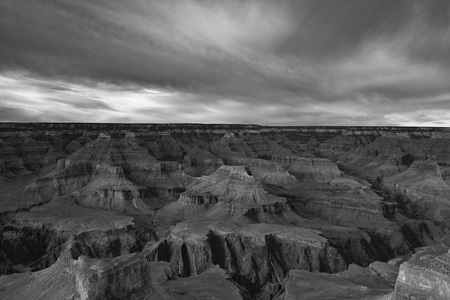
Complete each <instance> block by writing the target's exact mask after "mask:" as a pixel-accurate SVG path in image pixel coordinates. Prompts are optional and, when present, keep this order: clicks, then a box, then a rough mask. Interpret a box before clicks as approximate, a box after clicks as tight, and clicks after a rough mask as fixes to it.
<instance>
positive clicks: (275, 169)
mask: <svg viewBox="0 0 450 300" xmlns="http://www.w3.org/2000/svg"><path fill="white" fill-rule="evenodd" d="M224 162H225V164H227V165H232V166H246V167H248V169H249V170H250V173H251V175H252V176H253V177H255V179H256V180H258V181H259V182H261V183H263V184H272V185H280V186H290V185H292V184H295V183H296V179H295V177H294V176H292V175H290V174H289V173H288V172H287V171H286V169H285V168H283V167H282V166H281V165H279V164H278V163H276V162H274V161H270V160H265V159H259V158H247V157H227V158H225V159H224Z"/></svg>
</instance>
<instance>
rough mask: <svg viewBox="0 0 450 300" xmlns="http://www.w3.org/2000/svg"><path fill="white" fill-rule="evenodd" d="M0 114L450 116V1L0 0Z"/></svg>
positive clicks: (261, 120) (382, 119) (398, 119)
mask: <svg viewBox="0 0 450 300" xmlns="http://www.w3.org/2000/svg"><path fill="white" fill-rule="evenodd" d="M0 121H17V122H28V121H39V122H41V121H43V122H66V121H67V122H148V123H159V122H164V123H167V122H195V123H256V124H267V125H418V126H450V1H449V0H426V1H425V0H127V1H124V0H76V1H74V0H20V1H19V0H1V1H0Z"/></svg>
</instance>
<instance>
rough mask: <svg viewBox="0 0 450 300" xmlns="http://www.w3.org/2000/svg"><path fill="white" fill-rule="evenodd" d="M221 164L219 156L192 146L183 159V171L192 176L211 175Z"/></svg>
mask: <svg viewBox="0 0 450 300" xmlns="http://www.w3.org/2000/svg"><path fill="white" fill-rule="evenodd" d="M222 165H223V161H222V160H221V159H220V158H217V157H215V156H214V155H213V154H212V153H211V152H209V151H206V150H204V149H200V148H198V147H194V148H193V149H192V150H191V151H189V153H188V154H187V155H186V156H185V157H184V159H183V168H184V172H186V174H189V175H191V176H194V177H199V176H203V175H211V174H212V173H214V172H215V171H216V170H217V169H218V168H220V167H221V166H222Z"/></svg>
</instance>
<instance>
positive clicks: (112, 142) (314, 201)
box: [0, 123, 450, 300]
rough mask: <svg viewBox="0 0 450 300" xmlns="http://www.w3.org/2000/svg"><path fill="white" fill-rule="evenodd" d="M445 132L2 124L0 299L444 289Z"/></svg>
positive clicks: (281, 297) (449, 154) (375, 294)
mask: <svg viewBox="0 0 450 300" xmlns="http://www.w3.org/2000/svg"><path fill="white" fill-rule="evenodd" d="M449 146H450V130H449V129H447V128H422V127H294V126H292V127H287V126H285V127H269V126H259V125H238V124H235V125H227V124H207V125H206V124H90V123H1V124H0V298H1V299H32V298H33V299H66V298H67V299H245V300H249V299H263V300H269V299H276V300H287V299H380V300H381V299H385V300H388V299H391V300H404V299H450V199H449V198H448V196H447V195H449V193H450V151H449V150H448V149H450V147H449Z"/></svg>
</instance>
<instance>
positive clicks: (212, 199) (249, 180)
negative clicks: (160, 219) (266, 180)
mask: <svg viewBox="0 0 450 300" xmlns="http://www.w3.org/2000/svg"><path fill="white" fill-rule="evenodd" d="M288 210H290V209H289V206H288V205H287V203H286V199H284V198H282V197H277V196H274V195H271V194H269V193H268V192H267V191H266V190H265V189H264V187H263V186H262V184H261V183H260V182H258V181H257V180H256V179H255V178H254V177H253V176H252V175H250V171H249V170H248V168H247V169H246V167H243V166H222V167H220V168H219V169H218V170H217V171H216V172H214V173H213V174H212V175H210V176H203V177H201V178H196V179H194V181H193V182H192V183H191V184H189V185H188V186H187V190H186V192H184V193H182V194H181V195H180V198H179V200H178V201H177V203H174V204H171V205H169V206H167V207H166V208H164V209H163V210H162V211H161V215H165V216H167V215H174V214H175V215H183V216H184V219H189V218H193V217H195V218H198V217H202V218H206V219H210V220H227V219H229V218H232V217H234V218H239V217H241V216H245V215H254V214H258V213H269V214H270V213H272V214H275V213H279V212H282V211H288Z"/></svg>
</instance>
